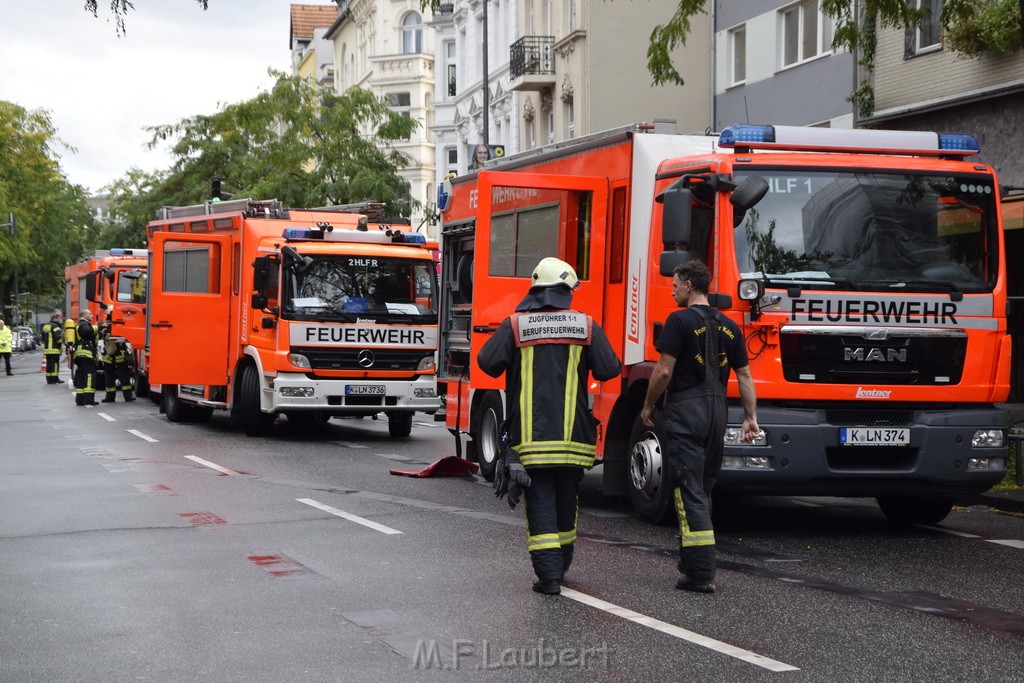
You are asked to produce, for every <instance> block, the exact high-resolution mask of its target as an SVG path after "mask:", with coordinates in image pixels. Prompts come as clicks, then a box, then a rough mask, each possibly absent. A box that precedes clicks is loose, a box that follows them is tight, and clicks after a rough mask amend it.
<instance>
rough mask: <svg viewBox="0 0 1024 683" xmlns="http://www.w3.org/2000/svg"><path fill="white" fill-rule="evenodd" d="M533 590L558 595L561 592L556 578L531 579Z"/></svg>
mask: <svg viewBox="0 0 1024 683" xmlns="http://www.w3.org/2000/svg"><path fill="white" fill-rule="evenodd" d="M533 591H534V592H535V593H543V594H544V595H558V594H559V593H561V592H562V586H561V584H559V583H558V579H550V580H548V581H543V580H541V579H539V578H538V579H534V580H533Z"/></svg>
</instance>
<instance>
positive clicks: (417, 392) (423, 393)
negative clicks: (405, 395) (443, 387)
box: [412, 389, 435, 398]
mask: <svg viewBox="0 0 1024 683" xmlns="http://www.w3.org/2000/svg"><path fill="white" fill-rule="evenodd" d="M412 395H413V396H415V397H416V398H434V396H435V394H434V390H433V389H413V390H412Z"/></svg>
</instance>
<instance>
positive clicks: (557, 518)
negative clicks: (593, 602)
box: [477, 257, 622, 595]
mask: <svg viewBox="0 0 1024 683" xmlns="http://www.w3.org/2000/svg"><path fill="white" fill-rule="evenodd" d="M578 286H579V279H578V278H577V277H576V271H575V270H573V268H572V266H570V265H569V264H568V263H566V262H565V261H562V260H559V259H557V258H550V257H549V258H545V259H543V260H541V262H540V263H538V264H537V267H536V269H534V271H533V276H532V285H531V287H530V291H529V293H528V294H527V295H526V297H525V298H524V299H523V300H522V301H521V302H520V303H519V305H518V306H516V312H515V313H514V314H513V315H512V316H510V317H508V318H505V320H503V321H502V323H501V326H500V327H499V328H498V329H497V331H496V332H495V333H494V334H493V336H491V338H490V339H488V340H487V343H486V344H484V346H483V348H482V349H481V350H480V354H479V356H478V357H477V362H478V363H479V365H480V368H481V369H482V370H483V371H484V372H486V373H487V374H488V375H491V376H492V377H498V376H500V375H501V374H502V373H505V392H506V396H507V404H508V416H507V418H506V420H505V427H504V429H503V430H502V431H503V432H504V434H505V435H507V440H508V447H507V448H503V449H502V450H503V453H504V454H505V455H504V462H503V463H500V464H499V466H498V473H497V476H496V479H495V482H496V491H497V493H498V495H499V496H500V495H502V494H503V490H502V489H503V488H504V487H505V486H507V487H508V488H507V495H508V502H509V505H511V506H512V507H513V508H514V507H515V505H516V503H517V502H518V499H519V495H520V491H523V492H524V494H525V498H526V505H525V507H526V526H527V549H528V550H529V552H530V559H531V561H532V562H533V570H534V573H535V574H536V576H537V578H536V580H535V581H534V584H533V589H534V590H535V591H537V592H538V593H545V594H548V595H554V594H557V593H559V592H561V584H562V579H563V577H564V575H565V572H566V571H567V570H568V569H569V565H570V564H571V563H572V557H573V548H574V544H575V541H576V516H577V498H578V495H579V485H580V481H582V479H583V471H584V469H585V468H588V467H592V466H593V464H594V455H595V453H596V448H595V444H596V443H597V421H596V420H595V419H594V416H593V415H592V414H591V412H590V408H589V402H588V397H587V385H588V381H589V375H590V374H593V376H594V377H595V378H596V379H598V380H602V381H604V380H609V379H612V378H613V377H615V376H617V375H618V374H619V373H620V372H621V371H622V365H621V363H619V359H618V357H617V356H616V355H615V351H614V350H613V349H612V346H611V344H609V343H608V338H607V337H606V336H605V334H604V331H603V330H602V329H601V327H600V326H599V325H598V324H597V323H595V322H594V321H593V319H591V317H590V316H589V315H586V314H585V313H580V312H578V311H574V310H572V309H571V308H570V306H571V305H572V292H573V290H575V289H576V288H577V287H578Z"/></svg>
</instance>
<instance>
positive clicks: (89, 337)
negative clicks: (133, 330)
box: [71, 309, 99, 406]
mask: <svg viewBox="0 0 1024 683" xmlns="http://www.w3.org/2000/svg"><path fill="white" fill-rule="evenodd" d="M98 336H99V333H98V331H97V329H96V326H95V325H93V324H92V311H90V310H88V309H86V310H84V311H82V314H81V315H80V316H79V318H78V326H77V327H76V328H75V339H74V341H73V342H72V352H71V360H72V362H73V363H74V365H75V405H76V406H94V405H96V395H95V391H96V390H95V389H94V388H93V381H94V378H95V376H96V338H97V337H98Z"/></svg>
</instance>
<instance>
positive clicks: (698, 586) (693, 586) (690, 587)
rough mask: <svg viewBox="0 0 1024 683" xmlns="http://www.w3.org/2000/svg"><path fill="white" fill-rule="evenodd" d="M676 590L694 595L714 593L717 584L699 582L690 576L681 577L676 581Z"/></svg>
mask: <svg viewBox="0 0 1024 683" xmlns="http://www.w3.org/2000/svg"><path fill="white" fill-rule="evenodd" d="M676 588H678V589H679V590H683V591H691V592H693V593H714V592H715V584H714V582H713V581H698V580H696V579H691V578H690V577H688V576H681V577H679V580H678V581H676Z"/></svg>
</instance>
